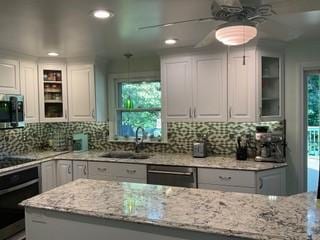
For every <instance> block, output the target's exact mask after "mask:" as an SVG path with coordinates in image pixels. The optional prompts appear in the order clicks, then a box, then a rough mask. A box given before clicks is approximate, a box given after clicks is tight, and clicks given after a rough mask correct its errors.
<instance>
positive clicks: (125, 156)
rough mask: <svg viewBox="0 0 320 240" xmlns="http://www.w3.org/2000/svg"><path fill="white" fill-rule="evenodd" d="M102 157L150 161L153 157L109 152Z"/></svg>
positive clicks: (132, 153) (141, 154) (143, 154)
mask: <svg viewBox="0 0 320 240" xmlns="http://www.w3.org/2000/svg"><path fill="white" fill-rule="evenodd" d="M100 157H104V158H121V159H148V158H150V157H151V156H150V155H149V154H145V153H135V152H109V153H106V154H104V155H101V156H100Z"/></svg>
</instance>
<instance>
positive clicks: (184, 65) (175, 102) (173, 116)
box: [161, 57, 192, 121]
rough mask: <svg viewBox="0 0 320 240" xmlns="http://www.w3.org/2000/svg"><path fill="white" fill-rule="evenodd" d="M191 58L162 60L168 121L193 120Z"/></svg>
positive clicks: (166, 58)
mask: <svg viewBox="0 0 320 240" xmlns="http://www.w3.org/2000/svg"><path fill="white" fill-rule="evenodd" d="M191 77H192V76H191V58H190V57H165V58H162V60H161V79H162V85H163V86H162V88H163V91H162V92H163V98H164V103H165V112H166V114H167V121H189V120H190V119H192V89H191V88H192V82H191Z"/></svg>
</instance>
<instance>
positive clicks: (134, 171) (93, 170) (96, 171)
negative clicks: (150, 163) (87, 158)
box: [88, 162, 147, 183]
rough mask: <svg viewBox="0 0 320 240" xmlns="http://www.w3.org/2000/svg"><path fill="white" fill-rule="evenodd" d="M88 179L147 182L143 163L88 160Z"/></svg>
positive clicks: (145, 168)
mask: <svg viewBox="0 0 320 240" xmlns="http://www.w3.org/2000/svg"><path fill="white" fill-rule="evenodd" d="M88 166H89V177H88V178H89V179H96V180H107V181H119V182H136V183H147V167H146V165H144V164H126V163H110V162H109V163H108V162H89V163H88Z"/></svg>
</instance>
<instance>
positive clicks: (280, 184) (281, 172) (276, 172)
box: [257, 168, 286, 196]
mask: <svg viewBox="0 0 320 240" xmlns="http://www.w3.org/2000/svg"><path fill="white" fill-rule="evenodd" d="M257 193H259V194H264V195H276V196H278V195H286V171H285V168H278V169H272V170H266V171H262V172H258V173H257Z"/></svg>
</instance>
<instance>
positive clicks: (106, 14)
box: [93, 9, 114, 19]
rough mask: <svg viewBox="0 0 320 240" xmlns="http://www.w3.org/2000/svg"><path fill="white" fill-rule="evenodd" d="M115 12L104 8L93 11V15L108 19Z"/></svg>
mask: <svg viewBox="0 0 320 240" xmlns="http://www.w3.org/2000/svg"><path fill="white" fill-rule="evenodd" d="M113 15H114V14H113V13H112V12H110V11H107V10H104V9H99V10H95V11H93V16H94V17H95V18H99V19H107V18H110V17H112V16H113Z"/></svg>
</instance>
